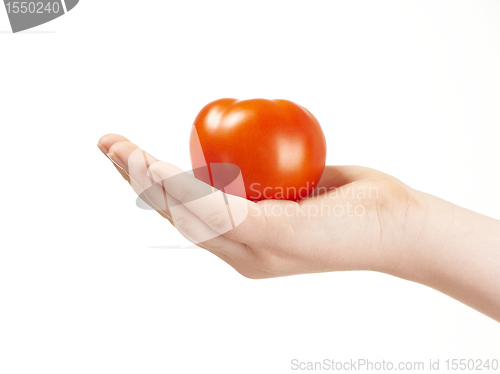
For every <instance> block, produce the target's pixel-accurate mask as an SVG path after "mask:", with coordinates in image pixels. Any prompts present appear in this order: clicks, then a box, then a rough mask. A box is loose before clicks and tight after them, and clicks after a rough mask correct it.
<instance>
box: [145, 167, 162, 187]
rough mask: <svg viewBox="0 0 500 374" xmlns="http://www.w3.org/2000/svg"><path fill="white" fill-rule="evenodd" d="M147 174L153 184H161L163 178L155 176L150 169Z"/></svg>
mask: <svg viewBox="0 0 500 374" xmlns="http://www.w3.org/2000/svg"><path fill="white" fill-rule="evenodd" d="M147 174H148V176H149V177H150V178H151V179H152V180H153V182H155V183H157V184H161V183H162V182H163V178H162V177H160V176H159V175H158V174H156V173H155V172H154V171H152V170H151V169H148V171H147Z"/></svg>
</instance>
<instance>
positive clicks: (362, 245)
mask: <svg viewBox="0 0 500 374" xmlns="http://www.w3.org/2000/svg"><path fill="white" fill-rule="evenodd" d="M98 146H99V148H100V149H101V151H103V153H105V154H106V155H107V156H108V157H109V158H110V159H111V160H112V161H113V163H114V164H115V166H116V169H117V170H118V171H119V172H120V174H121V175H122V176H123V178H124V179H125V180H126V181H128V182H129V183H130V185H131V186H132V187H133V189H134V191H135V192H136V193H137V194H138V195H139V196H141V198H142V199H143V201H145V202H146V203H148V204H149V205H150V206H151V207H153V209H155V210H156V211H157V212H158V213H159V214H160V215H162V216H163V217H164V218H166V219H167V220H168V221H170V223H172V224H173V225H174V226H175V227H176V228H177V230H178V231H179V232H180V233H181V234H182V235H184V236H185V237H186V238H188V239H189V240H191V241H192V242H194V243H195V244H197V245H198V246H199V247H201V248H204V249H206V250H208V251H209V252H211V253H213V254H215V255H216V256H218V257H219V258H221V259H222V260H224V261H225V262H227V263H228V264H229V265H231V266H232V267H233V268H234V269H235V270H236V271H238V272H239V273H240V274H242V275H244V276H245V277H248V278H253V279H259V278H270V277H277V276H285V275H293V274H302V273H315V272H327V271H335V270H374V271H380V272H385V273H387V274H391V275H394V276H398V277H401V278H404V279H408V280H412V281H415V282H419V283H422V284H424V285H427V286H429V287H433V288H435V289H437V290H439V291H441V292H444V293H446V294H448V295H450V296H452V297H454V298H456V299H457V300H460V301H462V302H463V303H465V304H468V305H469V306H471V307H473V308H475V309H477V310H479V311H481V312H482V313H484V314H487V315H489V316H490V317H492V318H495V319H496V320H499V321H500V271H499V270H498V269H500V221H498V220H495V219H493V218H489V217H486V216H483V215H480V214H477V213H474V212H472V211H469V210H467V209H464V208H461V207H458V206H456V205H454V204H451V203H449V202H447V201H444V200H441V199H439V198H437V197H434V196H431V195H428V194H425V193H423V192H420V191H417V190H414V189H412V188H410V187H408V186H407V185H405V184H404V183H402V182H401V181H399V180H398V179H396V178H394V177H391V176H389V175H387V174H384V173H382V172H379V171H376V170H373V169H369V168H365V167H360V166H327V167H326V168H325V171H324V173H323V176H322V177H321V180H320V181H319V183H318V185H317V186H316V189H315V190H314V192H313V194H312V195H311V196H310V197H308V198H305V199H303V200H300V201H299V202H292V201H283V200H263V201H259V202H258V203H254V202H251V201H249V200H247V199H244V198H240V197H237V196H233V195H229V194H225V193H223V192H221V191H218V190H215V189H213V188H212V187H211V186H209V185H207V184H205V183H203V182H201V181H199V180H197V179H195V178H194V177H193V176H191V175H189V174H188V173H185V172H183V171H182V170H180V169H179V168H177V167H175V166H174V165H172V164H169V163H166V162H161V161H158V160H157V159H155V158H154V157H152V156H151V155H149V154H148V153H146V152H144V151H142V150H141V149H140V148H138V147H137V146H136V145H134V144H132V143H131V142H129V141H128V140H127V139H126V138H124V137H123V136H121V135H114V134H110V135H106V136H104V137H102V138H101V139H100V140H99V143H98Z"/></svg>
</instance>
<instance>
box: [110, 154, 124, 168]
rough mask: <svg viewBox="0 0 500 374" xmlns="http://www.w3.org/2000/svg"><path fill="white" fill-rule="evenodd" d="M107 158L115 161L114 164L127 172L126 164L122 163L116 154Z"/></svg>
mask: <svg viewBox="0 0 500 374" xmlns="http://www.w3.org/2000/svg"><path fill="white" fill-rule="evenodd" d="M106 156H108V158H109V159H110V160H111V161H113V163H114V164H115V165H116V166H118V167H120V168H121V169H123V170H125V163H124V162H123V161H122V159H121V158H120V157H119V156H118V155H117V154H116V153H114V152H110V153H108V154H107V155H106Z"/></svg>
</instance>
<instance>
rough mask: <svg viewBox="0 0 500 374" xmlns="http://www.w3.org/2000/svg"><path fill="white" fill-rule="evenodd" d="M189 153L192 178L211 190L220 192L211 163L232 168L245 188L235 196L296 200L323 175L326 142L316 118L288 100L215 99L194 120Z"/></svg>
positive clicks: (312, 187)
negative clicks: (238, 174)
mask: <svg viewBox="0 0 500 374" xmlns="http://www.w3.org/2000/svg"><path fill="white" fill-rule="evenodd" d="M190 151H191V162H192V164H193V170H194V175H195V177H196V178H198V179H200V180H203V181H205V182H206V183H208V184H211V185H212V186H214V187H217V188H219V189H221V188H220V187H219V186H216V185H215V184H214V182H213V178H212V176H211V172H212V171H211V170H212V169H214V168H213V166H211V165H212V164H233V165H236V166H238V167H239V169H240V170H241V176H242V178H243V183H244V187H245V191H243V192H242V193H241V194H240V196H241V195H243V196H244V197H246V198H248V199H249V200H252V201H259V200H264V199H287V200H295V201H297V200H300V199H303V198H305V197H307V196H309V195H310V193H311V192H312V190H313V189H314V187H315V186H316V184H317V183H318V181H319V178H320V177H321V175H322V174H323V170H324V168H325V159H326V141H325V136H324V134H323V131H322V130H321V126H320V124H319V123H318V120H317V119H316V118H315V117H314V116H313V115H312V114H311V113H310V112H309V111H308V110H307V109H305V108H304V107H302V106H300V105H298V104H295V103H292V102H291V101H287V100H265V99H252V100H237V99H220V100H216V101H214V102H211V103H210V104H208V105H206V106H205V107H204V108H203V109H202V110H201V111H200V113H199V114H198V116H197V117H196V119H195V121H194V124H193V130H192V131H191V139H190ZM207 169H208V173H207ZM218 170H221V169H220V168H219V169H218ZM230 179H231V178H230ZM226 182H227V183H229V182H230V181H229V180H228V181H226ZM226 192H228V191H226Z"/></svg>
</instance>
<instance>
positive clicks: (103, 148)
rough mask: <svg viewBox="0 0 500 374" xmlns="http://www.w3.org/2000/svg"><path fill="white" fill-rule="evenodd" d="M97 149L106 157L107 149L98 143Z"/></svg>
mask: <svg viewBox="0 0 500 374" xmlns="http://www.w3.org/2000/svg"><path fill="white" fill-rule="evenodd" d="M97 148H99V149H100V150H101V152H102V153H104V155H106V156H107V155H108V152H109V150H108V148H106V146H104V145H102V144H99V143H98V144H97Z"/></svg>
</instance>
